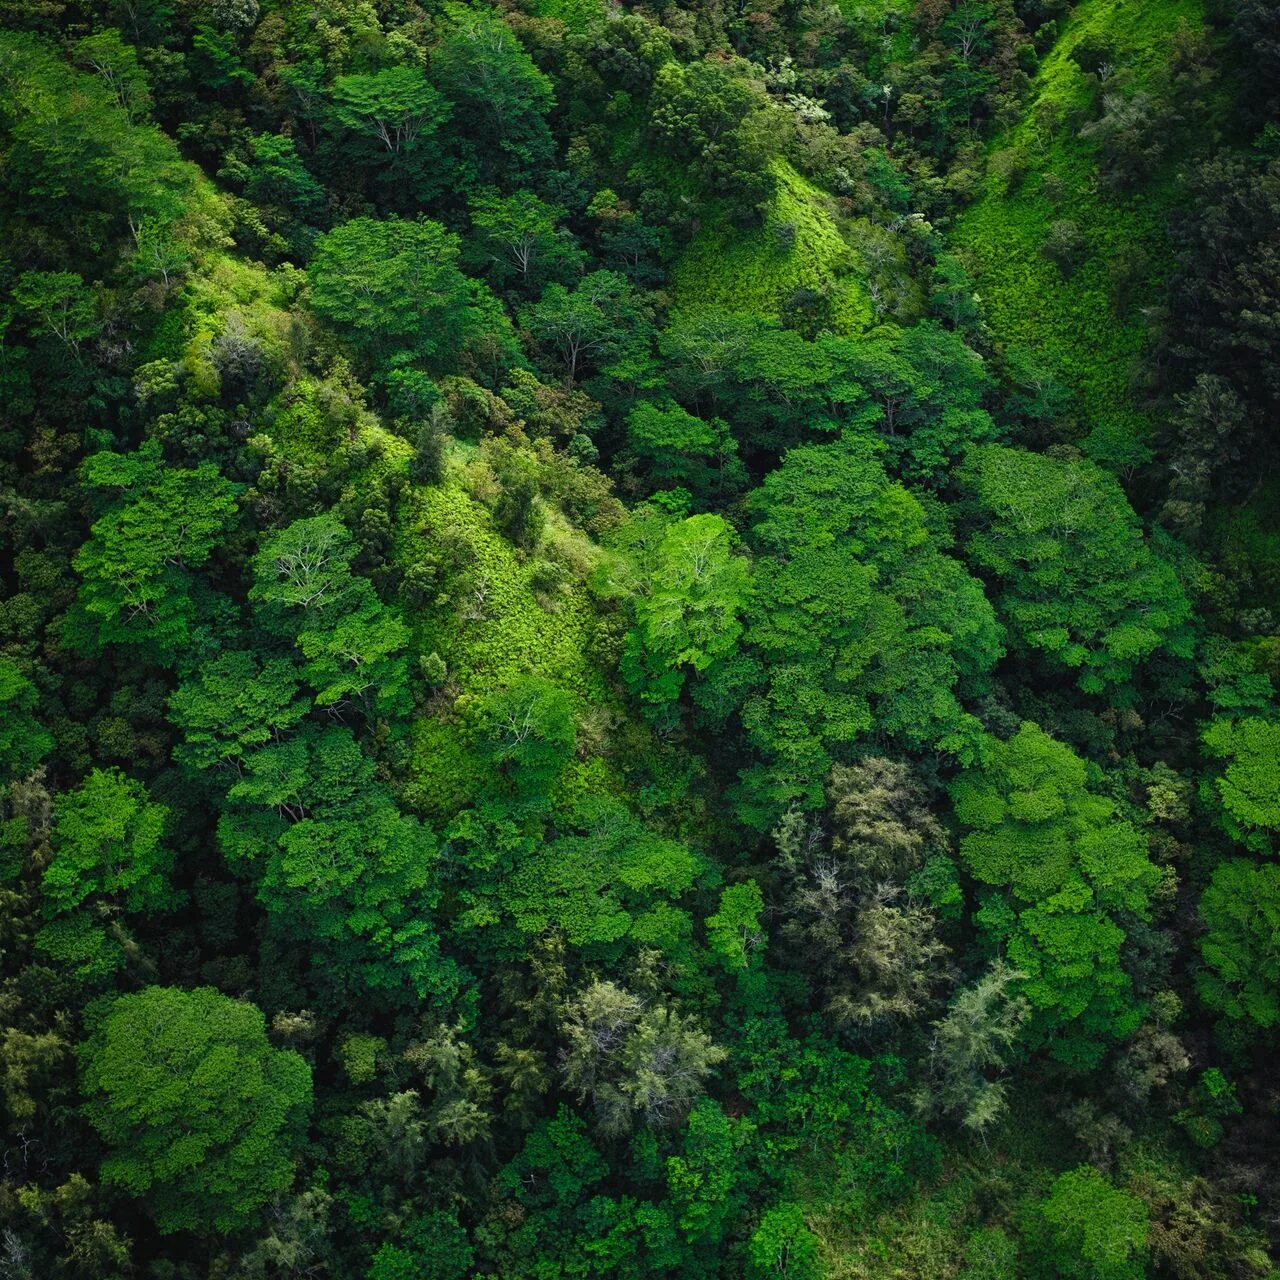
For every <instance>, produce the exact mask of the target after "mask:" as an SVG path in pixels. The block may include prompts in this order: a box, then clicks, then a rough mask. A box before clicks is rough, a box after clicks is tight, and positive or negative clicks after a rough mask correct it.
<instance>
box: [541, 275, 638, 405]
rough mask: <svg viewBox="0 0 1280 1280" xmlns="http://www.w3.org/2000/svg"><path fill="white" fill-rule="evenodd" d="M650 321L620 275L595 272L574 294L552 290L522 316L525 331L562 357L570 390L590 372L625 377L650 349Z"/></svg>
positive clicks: (557, 288)
mask: <svg viewBox="0 0 1280 1280" xmlns="http://www.w3.org/2000/svg"><path fill="white" fill-rule="evenodd" d="M647 321H648V312H647V308H646V307H645V305H644V303H643V302H642V301H641V299H640V298H639V297H638V296H637V294H636V292H635V290H634V289H633V288H632V286H631V284H630V282H629V281H628V280H627V279H626V278H625V277H624V276H620V275H618V273H617V272H616V271H593V272H592V273H591V274H590V275H588V276H584V277H583V278H582V280H581V281H580V282H579V283H578V284H577V285H575V286H574V287H573V289H566V288H565V287H564V285H561V284H551V285H548V286H547V288H546V289H545V290H543V293H542V297H541V298H539V300H538V301H537V302H535V303H532V304H530V305H529V306H527V307H525V309H524V310H523V311H522V312H521V313H520V323H521V325H523V326H524V328H526V329H527V330H528V331H529V332H530V333H531V334H532V335H533V337H534V339H535V340H536V341H537V342H538V343H540V344H541V345H542V346H544V347H546V348H549V349H550V350H552V351H554V352H555V353H556V355H557V356H558V357H559V359H560V363H561V364H562V365H563V366H564V373H565V378H564V381H565V386H566V387H567V388H568V389H569V390H573V388H574V386H575V385H576V384H577V381H578V379H579V378H580V377H581V376H582V375H583V374H585V373H586V372H588V371H597V370H598V371H603V372H604V373H609V374H612V375H613V376H618V375H620V374H622V373H624V372H625V370H626V369H627V367H628V364H629V362H634V361H635V359H636V358H637V356H639V355H640V354H641V352H642V351H643V349H644V348H645V347H647Z"/></svg>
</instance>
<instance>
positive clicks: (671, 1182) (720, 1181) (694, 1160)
mask: <svg viewBox="0 0 1280 1280" xmlns="http://www.w3.org/2000/svg"><path fill="white" fill-rule="evenodd" d="M753 1133H754V1126H753V1125H752V1124H751V1122H750V1121H749V1120H734V1119H731V1118H730V1117H729V1116H727V1115H725V1113H724V1112H723V1111H722V1110H721V1109H720V1106H719V1104H718V1103H716V1102H713V1101H712V1100H711V1099H710V1098H699V1099H698V1101H697V1102H695V1103H694V1104H693V1108H692V1109H691V1110H690V1112H689V1120H688V1123H687V1125H686V1127H685V1133H684V1141H683V1144H682V1147H681V1151H680V1154H679V1155H673V1156H668V1157H667V1190H668V1193H669V1195H670V1197H671V1203H672V1207H673V1208H674V1210H675V1215H676V1225H677V1226H678V1227H679V1228H680V1230H681V1232H683V1234H684V1238H685V1239H686V1240H687V1241H689V1242H690V1243H695V1242H700V1243H703V1244H704V1245H705V1246H706V1247H707V1248H708V1249H709V1250H714V1249H716V1248H717V1247H718V1246H719V1245H720V1243H721V1241H722V1240H723V1239H724V1236H725V1234H726V1232H727V1231H728V1230H729V1229H730V1228H731V1226H732V1225H734V1224H735V1223H736V1221H737V1217H738V1214H739V1213H740V1212H741V1211H742V1208H743V1206H744V1201H745V1195H744V1185H743V1184H744V1183H745V1182H746V1180H747V1171H746V1169H745V1167H744V1160H743V1155H742V1150H743V1148H744V1147H745V1146H746V1145H747V1144H748V1143H749V1142H750V1139H751V1137H752V1135H753Z"/></svg>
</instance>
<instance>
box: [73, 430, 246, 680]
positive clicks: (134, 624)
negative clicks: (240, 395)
mask: <svg viewBox="0 0 1280 1280" xmlns="http://www.w3.org/2000/svg"><path fill="white" fill-rule="evenodd" d="M84 481H85V484H86V485H88V486H89V487H90V488H92V489H97V490H105V491H107V492H108V493H110V494H111V495H112V496H113V500H112V501H111V502H110V504H109V505H108V506H107V508H106V510H105V511H104V512H103V514H102V515H101V516H99V518H98V519H97V520H95V521H94V523H93V526H92V528H91V529H90V537H89V541H88V542H86V543H85V545H84V546H83V547H82V548H81V549H80V551H79V553H78V554H77V556H76V558H75V561H74V563H75V567H76V571H77V572H78V573H79V574H80V576H81V578H82V579H83V583H82V585H81V588H80V598H79V602H78V604H79V611H80V612H79V616H73V619H72V628H73V635H74V636H75V637H76V639H77V640H79V641H80V642H81V643H83V645H84V646H85V647H86V648H88V649H89V650H90V651H91V652H94V651H98V650H100V649H101V648H102V647H103V646H105V645H108V644H134V645H139V646H142V647H143V648H144V649H145V650H146V651H147V652H148V653H151V654H154V655H155V656H156V657H157V658H158V660H159V661H161V662H170V663H171V662H173V661H174V659H175V657H176V655H177V654H179V653H181V652H182V650H183V649H184V648H185V647H186V646H187V645H188V644H189V643H190V642H191V640H192V629H193V627H194V625H195V623H196V621H197V616H198V614H197V605H196V600H195V598H194V597H195V596H196V578H195V575H194V573H193V572H192V571H193V570H195V569H198V568H199V567H200V566H201V565H203V564H204V563H205V562H206V561H207V560H208V559H209V557H210V555H211V554H212V553H213V550H214V548H215V547H216V546H217V545H218V542H219V540H220V539H221V537H222V536H223V535H224V534H225V532H226V530H227V529H228V527H229V526H230V525H231V523H232V520H233V518H234V517H235V514H236V500H235V492H236V490H235V486H233V485H232V484H231V483H230V482H229V481H227V480H224V479H223V478H222V476H221V475H219V473H218V468H217V467H216V466H215V465H214V464H213V463H211V462H202V463H200V464H199V465H198V466H197V467H196V468H195V469H194V470H184V469H182V468H179V467H170V466H167V465H166V464H165V463H164V461H163V459H162V458H161V456H160V451H159V450H158V449H157V448H156V447H155V446H154V445H147V446H144V447H143V448H142V449H140V450H138V451H137V452H136V453H131V454H118V453H108V452H103V453H96V454H94V455H93V456H92V457H90V458H89V459H87V460H86V462H85V464H84Z"/></svg>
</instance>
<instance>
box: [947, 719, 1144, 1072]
mask: <svg viewBox="0 0 1280 1280" xmlns="http://www.w3.org/2000/svg"><path fill="white" fill-rule="evenodd" d="M985 755H986V759H985V760H984V763H983V764H982V766H981V767H980V768H977V769H971V770H968V771H966V772H964V773H962V774H961V775H960V776H959V777H958V778H957V779H956V780H955V781H954V782H953V783H952V785H951V798H952V802H953V803H954V805H955V811H956V817H957V818H958V819H959V821H960V822H961V824H962V825H963V826H965V827H966V828H968V832H967V834H966V835H964V836H963V837H962V839H961V841H960V858H961V861H962V863H963V864H964V866H965V867H966V869H967V870H968V871H969V872H970V873H971V874H972V875H973V876H974V877H975V878H976V879H978V880H979V881H981V882H983V883H984V884H989V885H994V886H998V887H999V888H1001V889H1004V890H1007V893H1008V897H1005V896H1004V895H1001V894H995V895H991V896H990V897H988V898H987V899H986V900H985V902H984V905H983V907H982V909H981V910H980V911H979V913H978V916H977V919H978V921H979V923H980V924H982V925H983V927H984V928H985V929H986V930H988V932H989V933H990V935H991V937H992V939H993V941H995V942H997V943H998V944H999V945H1003V946H1004V947H1005V948H1006V953H1007V956H1008V959H1009V962H1010V963H1011V964H1012V965H1013V966H1014V967H1015V968H1016V969H1018V970H1019V971H1020V973H1021V974H1023V975H1024V978H1023V980H1021V981H1020V982H1019V983H1018V991H1019V993H1020V994H1021V995H1023V996H1025V997H1026V999H1027V1000H1028V1001H1029V1002H1030V1004H1031V1007H1032V1011H1033V1017H1032V1019H1031V1023H1030V1027H1029V1032H1030V1034H1031V1038H1032V1040H1033V1042H1036V1043H1040V1044H1046V1045H1048V1047H1049V1049H1050V1052H1051V1053H1053V1055H1054V1056H1055V1057H1058V1058H1060V1059H1062V1060H1063V1061H1066V1062H1068V1063H1071V1064H1072V1065H1075V1066H1089V1065H1092V1064H1093V1063H1095V1062H1097V1061H1098V1059H1099V1058H1100V1057H1101V1056H1102V1054H1103V1053H1104V1052H1105V1051H1106V1046H1107V1042H1108V1041H1109V1040H1114V1039H1119V1038H1123V1037H1124V1036H1126V1035H1128V1034H1129V1033H1131V1032H1132V1031H1133V1030H1135V1029H1136V1027H1137V1025H1138V1022H1139V1020H1140V1010H1139V1009H1138V1007H1137V1006H1136V1004H1135V1003H1134V1000H1133V998H1132V995H1131V991H1130V986H1131V984H1130V979H1129V975H1128V974H1127V973H1126V972H1125V971H1124V969H1123V968H1122V966H1121V963H1120V948H1121V946H1122V944H1123V942H1124V939H1125V933H1124V930H1123V929H1122V928H1121V927H1120V926H1119V924H1117V923H1116V919H1115V917H1116V915H1118V914H1123V915H1124V916H1126V917H1137V918H1138V919H1140V920H1142V919H1147V918H1148V917H1149V914H1150V912H1149V907H1150V901H1151V897H1152V894H1153V893H1154V891H1155V888H1156V885H1157V883H1158V882H1159V880H1160V871H1159V868H1157V867H1156V866H1155V865H1154V864H1153V863H1152V862H1151V861H1150V860H1149V858H1148V857H1147V850H1146V841H1145V839H1144V838H1143V836H1142V834H1141V833H1140V832H1139V831H1137V830H1136V829H1135V828H1134V827H1133V826H1132V825H1131V824H1129V823H1128V822H1124V821H1119V820H1117V817H1116V805H1115V803H1114V802H1113V801H1111V800H1109V799H1107V798H1106V797H1104V796H1099V795H1095V794H1094V793H1092V792H1091V791H1090V790H1089V788H1088V785H1087V769H1086V766H1085V762H1084V761H1083V760H1081V759H1080V757H1079V756H1077V755H1076V754H1075V753H1074V752H1073V751H1072V750H1071V749H1070V748H1069V747H1067V746H1065V745H1063V744H1062V743H1060V742H1056V741H1055V740H1054V739H1053V738H1051V737H1049V735H1048V734H1046V733H1045V732H1044V731H1043V730H1042V729H1040V728H1039V726H1037V725H1034V724H1031V723H1029V722H1028V723H1024V724H1023V725H1022V727H1021V729H1019V731H1018V732H1017V733H1016V734H1015V735H1014V736H1013V737H1012V738H1010V739H1009V740H1008V741H1007V742H1000V741H998V740H992V741H991V742H990V743H989V745H988V748H987V751H986V753H985Z"/></svg>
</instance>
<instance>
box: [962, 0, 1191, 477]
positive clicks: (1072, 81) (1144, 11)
mask: <svg viewBox="0 0 1280 1280" xmlns="http://www.w3.org/2000/svg"><path fill="white" fill-rule="evenodd" d="M1203 12H1204V5H1203V4H1202V3H1201V0H1165V2H1164V3H1161V4H1159V5H1156V6H1152V5H1142V6H1133V5H1129V4H1125V3H1122V2H1119V0H1084V3H1081V4H1077V5H1074V6H1073V7H1072V10H1071V12H1070V14H1069V15H1064V17H1063V18H1062V19H1060V21H1061V23H1062V32H1061V35H1060V37H1059V38H1058V39H1057V40H1056V41H1055V42H1054V43H1053V45H1052V47H1051V48H1049V49H1048V50H1047V51H1046V53H1045V55H1044V57H1043V58H1042V59H1041V60H1040V63H1039V68H1038V70H1037V74H1036V77H1035V80H1034V81H1033V84H1032V89H1031V96H1030V100H1029V101H1028V103H1027V104H1026V106H1025V107H1024V108H1023V109H1022V110H1021V111H1020V112H1019V113H1018V115H1017V117H1016V123H1014V124H1012V126H1011V127H1010V128H1009V129H1008V130H1007V131H1006V132H1005V133H1004V134H1003V135H1002V136H1000V137H999V138H997V140H996V143H995V147H996V148H997V149H996V150H995V152H994V153H993V154H992V156H991V161H990V164H989V165H988V171H987V175H986V178H985V180H984V181H983V182H982V184H981V186H980V188H979V193H978V194H979V198H978V199H977V200H976V201H975V202H974V203H973V204H972V205H970V206H969V208H967V209H965V210H964V211H962V213H961V215H960V217H959V219H958V225H957V227H956V233H955V237H954V244H955V245H956V247H957V249H959V250H961V251H963V252H965V253H966V254H968V255H970V256H971V258H972V261H973V264H974V278H975V283H976V285H977V287H978V290H979V292H980V293H981V294H982V297H983V299H984V301H985V303H986V304H987V308H988V311H989V315H990V323H991V326H992V329H993V330H994V333H995V335H996V338H997V340H998V341H999V342H1001V343H1002V344H1009V345H1012V344H1014V343H1023V344H1027V345H1029V346H1031V347H1032V348H1034V349H1035V350H1036V351H1037V352H1038V353H1040V355H1041V356H1042V358H1043V359H1044V360H1045V361H1046V363H1047V366H1048V368H1049V369H1050V370H1051V371H1052V373H1053V374H1054V376H1055V377H1056V378H1058V379H1059V380H1061V381H1062V382H1064V383H1065V384H1066V385H1067V386H1069V387H1070V388H1071V389H1072V390H1073V391H1074V392H1075V395H1076V397H1078V401H1077V405H1078V412H1079V418H1078V421H1079V423H1080V425H1079V426H1078V427H1076V429H1075V432H1074V434H1075V435H1076V436H1077V438H1078V437H1081V436H1083V437H1085V447H1086V449H1087V451H1088V452H1089V454H1090V456H1091V457H1093V458H1094V459H1095V460H1096V461H1098V462H1100V463H1102V464H1103V465H1108V466H1111V467H1114V468H1116V469H1128V468H1131V467H1132V466H1134V465H1135V464H1137V463H1140V462H1141V461H1142V460H1143V459H1144V458H1145V457H1146V456H1147V454H1148V448H1149V439H1150V436H1151V422H1150V418H1149V417H1148V415H1147V413H1146V412H1144V409H1143V406H1142V404H1141V400H1140V397H1139V396H1138V395H1137V394H1135V391H1134V390H1133V389H1131V383H1130V370H1131V368H1132V364H1133V361H1134V360H1135V359H1136V358H1138V357H1139V356H1140V353H1141V352H1142V349H1143V346H1144V344H1145V341H1146V336H1147V329H1146V324H1145V320H1144V318H1143V316H1142V314H1141V310H1140V308H1141V307H1142V306H1143V305H1145V304H1146V303H1147V302H1148V301H1149V300H1150V299H1151V298H1152V295H1153V293H1154V292H1155V289H1154V287H1153V286H1156V285H1157V284H1158V282H1159V280H1160V278H1161V276H1162V275H1163V266H1162V263H1163V262H1164V261H1166V260H1167V254H1168V247H1167V238H1166V231H1165V223H1166V221H1167V219H1166V212H1167V210H1168V209H1169V208H1170V206H1171V205H1172V203H1173V202H1174V201H1175V200H1176V198H1177V197H1176V187H1175V184H1174V183H1173V182H1171V181H1169V175H1168V173H1167V172H1166V171H1165V169H1164V167H1163V166H1162V169H1161V172H1160V174H1159V176H1158V178H1157V180H1155V181H1153V182H1150V183H1147V184H1145V185H1143V186H1142V187H1141V188H1140V189H1139V190H1137V191H1136V192H1133V193H1132V194H1126V195H1125V196H1124V198H1121V199H1111V200H1105V199H1100V198H1099V196H1098V193H1097V185H1096V184H1097V176H1098V175H1097V171H1096V170H1097V160H1096V156H1095V155H1094V154H1093V150H1092V148H1091V146H1090V144H1089V140H1088V138H1087V137H1081V136H1080V126H1081V124H1082V123H1083V122H1084V121H1085V120H1086V119H1087V116H1088V114H1089V113H1090V111H1091V107H1092V104H1093V101H1094V99H1095V96H1099V95H1100V94H1101V93H1103V92H1108V93H1110V94H1114V95H1115V96H1116V98H1117V100H1121V101H1123V100H1124V98H1127V97H1128V93H1126V92H1125V88H1124V85H1125V80H1128V82H1129V92H1133V91H1135V90H1137V89H1138V86H1141V85H1143V84H1145V83H1147V82H1148V81H1150V80H1151V79H1152V77H1153V76H1155V75H1159V74H1162V73H1163V72H1164V71H1165V69H1166V68H1167V67H1168V66H1169V64H1170V61H1171V59H1172V57H1173V48H1174V45H1175V42H1176V41H1178V40H1179V39H1180V38H1183V37H1182V35H1181V28H1182V24H1183V23H1187V24H1191V26H1192V28H1193V29H1196V28H1198V27H1199V26H1200V24H1201V21H1202V15H1203ZM1089 40H1095V41H1101V42H1102V43H1103V44H1104V45H1105V46H1109V51H1108V54H1107V57H1106V58H1105V59H1104V61H1106V63H1107V65H1108V69H1109V70H1110V71H1111V72H1113V73H1114V72H1117V71H1118V72H1120V78H1119V79H1117V80H1114V81H1113V82H1111V83H1110V84H1109V85H1107V86H1106V87H1105V89H1104V88H1103V86H1100V84H1099V78H1098V76H1097V74H1096V72H1097V68H1096V67H1094V68H1090V71H1092V72H1093V73H1094V74H1090V72H1089V71H1086V70H1085V69H1084V68H1083V67H1082V66H1081V65H1080V63H1079V62H1078V61H1077V60H1076V58H1075V56H1074V55H1075V53H1076V51H1077V50H1078V49H1081V48H1083V47H1084V46H1085V44H1086V42H1087V41H1089ZM1170 132H1172V130H1170ZM1159 141H1162V139H1155V140H1153V142H1152V144H1151V145H1149V146H1148V150H1150V151H1152V152H1153V153H1154V152H1155V151H1156V149H1157V145H1158V143H1159ZM1002 156H1004V157H1009V158H1011V159H1013V160H1014V164H1013V166H1012V167H1013V169H1014V172H1015V173H1016V175H1017V181H1016V182H1015V183H1013V184H1012V185H1009V183H1008V174H1009V166H1008V165H1006V166H1005V168H1004V171H1003V173H1002V172H1001V166H999V165H998V164H997V161H998V160H999V159H1000V158H1001V157H1002ZM1068 221H1069V222H1074V223H1075V224H1076V226H1077V228H1078V231H1079V234H1080V236H1081V237H1082V239H1083V241H1084V243H1085V245H1086V246H1087V252H1086V253H1085V254H1084V255H1083V257H1082V258H1081V259H1080V260H1079V262H1078V263H1077V265H1076V267H1075V270H1074V271H1072V273H1071V275H1070V278H1069V279H1066V280H1064V279H1063V277H1062V275H1061V273H1060V271H1059V269H1058V266H1057V265H1056V264H1055V263H1054V262H1053V261H1051V260H1050V258H1048V257H1046V256H1044V255H1043V254H1042V252H1041V247H1042V246H1043V245H1044V244H1045V242H1046V240H1047V238H1048V236H1049V233H1050V228H1051V226H1052V224H1054V223H1055V222H1068ZM1126 256H1128V257H1129V258H1131V259H1134V258H1136V259H1137V260H1138V261H1141V262H1144V263H1146V264H1150V265H1149V266H1147V267H1146V268H1145V269H1144V270H1142V271H1141V273H1140V276H1141V279H1142V283H1141V286H1140V287H1139V289H1138V290H1136V291H1135V296H1134V297H1132V298H1131V299H1129V300H1127V305H1122V306H1120V307H1118V308H1117V307H1116V306H1115V305H1114V304H1113V301H1112V298H1113V296H1114V289H1113V277H1112V274H1111V271H1112V268H1113V266H1114V264H1116V263H1117V262H1118V261H1120V260H1122V259H1123V258H1125V257H1126Z"/></svg>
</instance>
